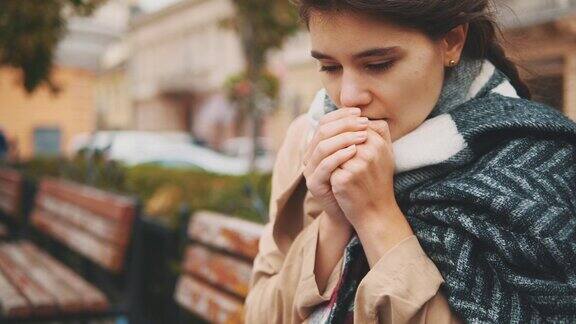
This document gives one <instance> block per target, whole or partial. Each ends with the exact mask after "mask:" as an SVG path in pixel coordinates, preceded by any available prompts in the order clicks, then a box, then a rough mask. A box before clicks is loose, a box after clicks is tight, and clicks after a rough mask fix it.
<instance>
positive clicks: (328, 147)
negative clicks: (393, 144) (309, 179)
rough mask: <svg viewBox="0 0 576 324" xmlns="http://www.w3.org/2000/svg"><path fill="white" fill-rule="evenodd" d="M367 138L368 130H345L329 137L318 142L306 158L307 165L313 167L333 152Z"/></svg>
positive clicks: (362, 141) (359, 142) (360, 142)
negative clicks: (307, 158)
mask: <svg viewBox="0 0 576 324" xmlns="http://www.w3.org/2000/svg"><path fill="white" fill-rule="evenodd" d="M367 139H368V130H365V131H357V132H345V133H341V134H338V135H336V136H333V137H330V138H328V139H325V140H323V141H321V142H320V143H318V145H316V149H315V150H314V152H313V153H312V156H310V159H309V160H308V164H307V167H310V168H311V169H315V168H316V167H317V166H318V165H319V164H320V162H322V160H324V159H325V158H327V157H328V156H330V155H332V154H334V153H335V152H337V151H339V150H341V149H343V148H346V147H349V146H351V145H355V144H362V143H364V142H365V141H366V140H367Z"/></svg>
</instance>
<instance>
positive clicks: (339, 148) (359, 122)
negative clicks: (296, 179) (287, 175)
mask: <svg viewBox="0 0 576 324" xmlns="http://www.w3.org/2000/svg"><path fill="white" fill-rule="evenodd" d="M360 114H361V111H360V109H358V108H343V109H338V110H336V111H333V112H330V113H328V114H326V115H325V116H323V117H322V118H321V119H320V123H319V126H318V129H317V130H316V133H315V134H314V137H313V139H312V141H311V142H310V145H309V146H308V149H307V151H306V154H305V155H304V164H305V165H306V167H305V168H304V177H305V178H306V185H307V187H308V190H310V192H311V193H312V195H313V196H314V197H316V198H317V199H319V200H320V203H321V205H322V207H323V209H324V211H325V212H326V214H328V215H329V217H330V218H331V220H332V221H336V222H337V223H348V222H347V221H346V218H345V217H344V213H343V211H342V209H341V208H340V206H339V205H338V202H337V201H336V198H335V197H334V194H333V193H332V186H331V184H330V177H331V176H332V173H333V172H334V170H336V169H337V168H338V167H339V166H340V165H341V164H343V163H344V162H346V161H348V160H350V159H351V158H352V157H354V155H355V154H356V147H357V145H359V144H362V143H364V142H365V141H366V139H367V138H368V132H367V129H368V123H369V120H368V118H366V117H360Z"/></svg>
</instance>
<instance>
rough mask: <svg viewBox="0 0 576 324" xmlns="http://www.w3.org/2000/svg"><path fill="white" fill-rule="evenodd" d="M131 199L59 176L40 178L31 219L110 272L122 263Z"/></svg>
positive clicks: (129, 226) (128, 234) (132, 212)
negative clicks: (56, 177)
mask: <svg viewBox="0 0 576 324" xmlns="http://www.w3.org/2000/svg"><path fill="white" fill-rule="evenodd" d="M136 213H137V207H136V201H135V200H134V199H131V198H128V197H124V196H120V195H116V194H113V193H110V192H106V191H102V190H99V189H96V188H93V187H89V186H85V185H81V184H77V183H73V182H69V181H65V180H59V179H43V180H42V181H41V182H40V186H39V190H38V193H37V195H36V202H35V208H34V211H33V213H32V217H31V223H32V225H33V226H34V227H36V228H37V229H38V230H40V231H41V232H42V233H44V234H45V235H47V236H50V237H52V238H54V239H56V240H57V241H59V242H60V243H62V244H64V245H66V246H67V247H69V248H70V249H72V250H74V251H75V252H77V253H79V254H81V255H83V256H84V257H86V258H88V259H90V260H92V261H93V262H94V263H96V264H98V265H99V266H100V267H102V268H103V269H105V270H106V271H109V272H111V273H120V272H122V270H123V267H124V264H125V258H126V255H127V249H128V245H129V243H130V238H131V235H132V229H133V224H134V219H135V217H136Z"/></svg>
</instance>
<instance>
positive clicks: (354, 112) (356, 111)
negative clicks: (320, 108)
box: [319, 108, 362, 125]
mask: <svg viewBox="0 0 576 324" xmlns="http://www.w3.org/2000/svg"><path fill="white" fill-rule="evenodd" d="M361 113H362V111H361V110H360V108H342V109H337V110H334V111H332V112H329V113H327V114H326V115H324V116H322V118H320V121H319V125H325V124H328V123H330V122H333V121H335V120H338V119H340V118H344V117H348V116H360V114H361Z"/></svg>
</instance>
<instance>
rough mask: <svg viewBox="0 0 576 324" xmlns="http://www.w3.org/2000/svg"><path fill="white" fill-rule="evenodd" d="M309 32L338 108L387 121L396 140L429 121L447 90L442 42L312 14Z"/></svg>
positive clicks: (389, 26) (358, 19)
mask: <svg viewBox="0 0 576 324" xmlns="http://www.w3.org/2000/svg"><path fill="white" fill-rule="evenodd" d="M309 28H310V35H311V41H312V56H313V57H314V58H316V59H317V60H318V64H319V70H320V71H321V75H322V83H323V84H324V87H325V88H326V90H327V91H328V94H329V96H330V98H331V99H332V101H333V102H334V103H335V104H336V106H338V108H343V107H358V108H360V109H361V110H362V115H363V116H366V117H368V118H369V119H372V120H379V119H385V120H387V122H388V125H389V128H390V133H391V135H392V140H393V141H394V140H396V139H398V138H400V137H402V136H403V135H405V134H407V133H409V132H410V131H412V130H414V129H415V128H416V127H418V126H419V125H420V124H422V122H424V120H425V119H426V117H427V116H428V115H429V114H430V112H431V111H432V109H433V108H434V106H435V105H436V102H437V101H438V98H439V96H440V92H441V89H442V84H443V80H444V67H445V64H446V63H445V62H446V47H445V46H444V43H443V42H442V41H433V40H432V39H430V38H429V37H427V36H426V35H425V34H423V33H421V32H419V31H417V30H414V29H409V28H406V27H401V26H398V25H396V24H393V23H388V22H383V21H376V20H374V19H371V18H369V17H365V16H360V15H356V14H342V13H340V14H338V13H330V12H317V11H316V12H312V14H311V16H310V21H309Z"/></svg>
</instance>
